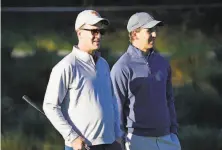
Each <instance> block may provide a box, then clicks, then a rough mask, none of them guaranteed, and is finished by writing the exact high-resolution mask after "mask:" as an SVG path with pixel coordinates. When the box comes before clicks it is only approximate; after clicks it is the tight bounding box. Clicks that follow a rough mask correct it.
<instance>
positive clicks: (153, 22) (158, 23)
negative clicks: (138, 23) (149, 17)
mask: <svg viewBox="0 0 222 150" xmlns="http://www.w3.org/2000/svg"><path fill="white" fill-rule="evenodd" d="M163 25H164V23H163V22H162V21H157V20H153V21H151V22H149V23H147V24H145V25H143V26H142V27H143V28H153V27H155V26H163Z"/></svg>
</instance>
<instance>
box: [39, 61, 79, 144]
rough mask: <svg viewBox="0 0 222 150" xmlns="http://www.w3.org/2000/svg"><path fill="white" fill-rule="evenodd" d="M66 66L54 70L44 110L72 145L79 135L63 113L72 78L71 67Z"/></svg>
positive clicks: (45, 98) (47, 89)
mask: <svg viewBox="0 0 222 150" xmlns="http://www.w3.org/2000/svg"><path fill="white" fill-rule="evenodd" d="M64 66H65V67H62V66H60V67H59V66H56V67H54V68H53V69H52V72H51V74H50V78H49V82H48V85H47V88H46V93H45V97H44V102H43V110H44V112H45V114H46V116H47V118H48V119H49V121H50V122H51V123H52V125H53V126H54V127H55V128H56V129H57V131H58V132H59V133H60V134H61V135H62V136H63V138H64V139H65V141H67V142H69V143H71V142H72V141H73V140H74V139H76V138H77V137H78V134H77V133H76V132H75V131H74V130H73V129H72V126H71V125H70V124H69V123H68V122H67V121H66V120H65V118H64V116H63V114H62V111H61V103H62V102H63V99H64V98H65V96H66V93H67V90H68V87H69V83H70V79H71V78H72V77H71V76H72V71H71V70H72V69H71V66H68V65H64Z"/></svg>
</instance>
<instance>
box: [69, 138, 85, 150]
mask: <svg viewBox="0 0 222 150" xmlns="http://www.w3.org/2000/svg"><path fill="white" fill-rule="evenodd" d="M72 148H73V149H74V150H84V149H85V142H84V139H83V138H82V137H80V136H79V137H78V138H76V139H75V140H74V141H73V142H72Z"/></svg>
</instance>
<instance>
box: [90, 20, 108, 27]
mask: <svg viewBox="0 0 222 150" xmlns="http://www.w3.org/2000/svg"><path fill="white" fill-rule="evenodd" d="M99 22H101V23H102V24H104V25H106V26H108V25H109V24H110V23H109V20H108V19H105V18H94V19H92V20H91V21H90V22H88V24H90V25H95V24H97V23H99Z"/></svg>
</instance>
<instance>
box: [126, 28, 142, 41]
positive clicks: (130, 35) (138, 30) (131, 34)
mask: <svg viewBox="0 0 222 150" xmlns="http://www.w3.org/2000/svg"><path fill="white" fill-rule="evenodd" d="M140 31H141V28H137V29H135V30H133V31H131V32H129V41H130V43H132V42H133V40H134V39H133V32H140Z"/></svg>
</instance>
